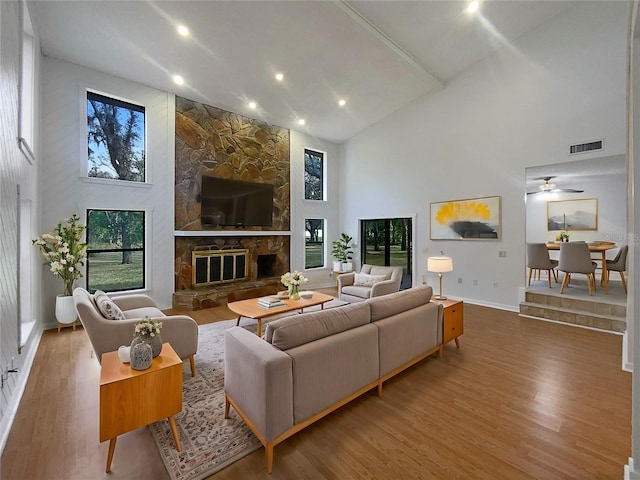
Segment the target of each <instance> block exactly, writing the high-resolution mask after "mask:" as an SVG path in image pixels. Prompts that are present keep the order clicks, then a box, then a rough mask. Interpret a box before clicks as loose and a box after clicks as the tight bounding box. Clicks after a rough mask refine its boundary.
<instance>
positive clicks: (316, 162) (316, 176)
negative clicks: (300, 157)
mask: <svg viewBox="0 0 640 480" xmlns="http://www.w3.org/2000/svg"><path fill="white" fill-rule="evenodd" d="M304 198H305V199H306V200H324V199H325V198H324V154H323V153H320V152H315V151H313V150H307V149H305V151H304Z"/></svg>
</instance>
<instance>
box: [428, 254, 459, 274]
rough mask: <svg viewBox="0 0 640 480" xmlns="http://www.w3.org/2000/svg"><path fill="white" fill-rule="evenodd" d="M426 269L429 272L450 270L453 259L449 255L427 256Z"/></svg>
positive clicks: (451, 269)
mask: <svg viewBox="0 0 640 480" xmlns="http://www.w3.org/2000/svg"><path fill="white" fill-rule="evenodd" d="M427 270H428V271H430V272H438V273H443V272H452V271H453V259H452V258H451V257H429V258H428V259H427Z"/></svg>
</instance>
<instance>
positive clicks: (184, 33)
mask: <svg viewBox="0 0 640 480" xmlns="http://www.w3.org/2000/svg"><path fill="white" fill-rule="evenodd" d="M178 33H179V34H180V35H182V36H183V37H186V36H187V35H189V29H188V28H187V27H185V26H184V25H178Z"/></svg>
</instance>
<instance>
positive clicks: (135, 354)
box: [131, 342, 153, 370]
mask: <svg viewBox="0 0 640 480" xmlns="http://www.w3.org/2000/svg"><path fill="white" fill-rule="evenodd" d="M151 360H153V357H152V356H151V345H149V344H148V343H146V342H138V343H136V344H135V345H132V346H131V368H133V369H134V370H146V369H147V368H149V367H150V366H151Z"/></svg>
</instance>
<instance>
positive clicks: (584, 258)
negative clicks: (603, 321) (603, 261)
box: [558, 242, 597, 295]
mask: <svg viewBox="0 0 640 480" xmlns="http://www.w3.org/2000/svg"><path fill="white" fill-rule="evenodd" d="M596 266H597V264H596V262H593V261H591V254H590V253H589V246H588V245H587V243H586V242H563V243H561V244H560V261H559V262H558V270H560V271H562V272H564V274H565V275H564V278H563V279H562V286H561V287H560V293H563V292H564V289H565V287H566V286H567V285H568V284H569V282H570V281H571V274H572V273H582V274H584V275H586V276H587V285H588V286H589V295H593V291H594V290H595V289H596V273H595V272H596Z"/></svg>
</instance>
